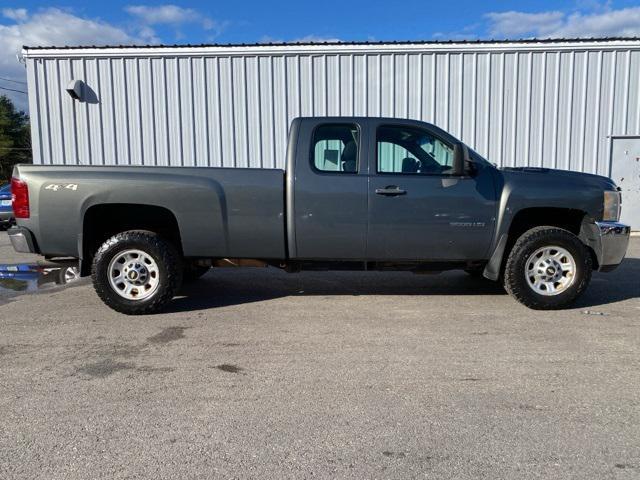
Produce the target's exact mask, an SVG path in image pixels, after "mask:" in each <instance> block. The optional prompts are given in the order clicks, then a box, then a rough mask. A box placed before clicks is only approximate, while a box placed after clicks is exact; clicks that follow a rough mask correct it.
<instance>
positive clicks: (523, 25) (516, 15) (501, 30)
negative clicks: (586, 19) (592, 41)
mask: <svg viewBox="0 0 640 480" xmlns="http://www.w3.org/2000/svg"><path fill="white" fill-rule="evenodd" d="M564 17H565V14H564V13H562V12H542V13H524V12H515V11H510V12H492V13H488V14H487V15H486V18H487V19H488V20H489V22H490V26H489V35H491V36H492V37H519V36H521V35H525V34H529V33H531V32H538V33H540V32H542V33H543V35H544V33H546V32H548V31H553V30H555V29H558V28H560V27H561V26H562V24H563V21H564Z"/></svg>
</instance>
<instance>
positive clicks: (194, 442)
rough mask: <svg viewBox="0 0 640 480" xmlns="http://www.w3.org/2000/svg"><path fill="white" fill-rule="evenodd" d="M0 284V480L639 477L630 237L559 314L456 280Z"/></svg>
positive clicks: (254, 274) (259, 272) (350, 277)
mask: <svg viewBox="0 0 640 480" xmlns="http://www.w3.org/2000/svg"><path fill="white" fill-rule="evenodd" d="M33 258H34V257H31V256H20V257H18V256H16V255H15V254H14V253H13V252H12V250H11V249H10V247H8V244H7V239H6V235H5V234H4V233H1V234H0V263H6V262H12V261H31V260H32V259H33ZM0 295H4V296H0V367H1V368H0V408H1V409H2V413H1V416H0V419H1V420H0V478H1V479H13V478H25V479H48V480H49V479H89V478H105V479H118V478H154V479H158V478H167V479H189V478H258V479H270V478H273V479H285V478H401V479H407V478H436V479H442V478H456V479H461V478H490V479H497V478H518V479H521V478H559V479H560V478H561V479H568V478H580V479H586V478H589V479H595V478H620V479H626V478H640V239H634V240H633V244H632V247H631V251H630V258H628V259H627V260H626V261H625V263H624V264H623V266H622V267H620V268H619V269H618V270H617V271H615V272H613V273H610V274H596V275H595V278H594V280H593V282H592V284H591V287H590V288H589V290H588V292H587V294H586V295H585V296H584V297H583V299H582V300H581V302H580V303H579V304H578V305H576V307H575V308H574V309H572V310H567V311H561V312H534V311H531V310H527V309H526V308H524V307H522V306H520V305H519V304H517V303H516V302H515V301H513V300H512V299H511V298H509V297H508V296H507V295H506V294H504V293H503V291H502V290H501V289H500V288H499V287H498V286H497V285H496V284H494V283H492V282H489V281H485V280H476V279H472V278H470V277H467V276H466V275H465V274H464V273H458V272H451V273H446V274H442V275H412V274H406V273H303V274H296V275H287V274H285V273H282V272H279V271H275V270H271V269H243V270H216V271H212V272H211V273H209V274H208V275H207V276H206V277H204V279H203V280H202V281H200V282H199V283H197V284H196V285H194V286H192V287H189V288H187V289H185V291H184V295H183V296H182V297H181V298H178V299H176V300H175V301H174V303H173V304H172V306H171V311H170V312H168V313H165V314H161V315H154V316H148V317H126V316H123V315H120V314H117V313H115V312H113V311H111V310H109V309H107V307H105V306H103V305H102V303H101V302H100V301H99V300H98V298H97V297H96V295H95V294H94V293H93V290H92V288H91V285H90V284H89V283H88V282H87V281H86V280H82V281H80V282H79V283H76V284H74V285H70V286H65V287H52V288H48V289H45V290H43V291H41V292H38V293H34V294H27V295H17V296H16V295H13V296H7V295H6V294H0Z"/></svg>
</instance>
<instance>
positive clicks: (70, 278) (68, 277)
mask: <svg viewBox="0 0 640 480" xmlns="http://www.w3.org/2000/svg"><path fill="white" fill-rule="evenodd" d="M79 278H80V271H79V270H78V267H68V268H67V269H66V270H65V271H64V281H65V283H69V282H75V281H76V280H78V279H79Z"/></svg>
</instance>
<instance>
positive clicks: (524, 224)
mask: <svg viewBox="0 0 640 480" xmlns="http://www.w3.org/2000/svg"><path fill="white" fill-rule="evenodd" d="M585 215H586V213H585V212H584V211H582V210H576V209H571V208H555V207H532V208H525V209H523V210H520V211H519V212H518V213H516V215H515V217H514V218H513V221H512V222H511V225H510V226H509V235H508V240H507V245H506V247H505V250H504V254H503V256H502V267H503V268H504V265H505V262H506V259H507V258H508V257H509V253H510V252H511V249H512V248H513V245H514V244H515V243H516V241H517V240H518V238H520V236H521V235H522V234H523V233H524V232H526V231H527V230H530V229H531V228H534V227H540V226H544V225H548V226H550V227H558V228H563V229H565V230H568V231H570V232H571V233H573V234H574V235H576V236H578V235H580V227H581V225H582V220H583V219H584V216H585ZM589 251H590V253H591V257H592V259H593V261H594V265H597V258H596V255H595V252H594V251H593V250H592V249H591V248H589Z"/></svg>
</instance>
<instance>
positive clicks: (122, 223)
mask: <svg viewBox="0 0 640 480" xmlns="http://www.w3.org/2000/svg"><path fill="white" fill-rule="evenodd" d="M127 230H149V231H151V232H154V233H157V234H158V235H160V236H161V237H163V238H164V239H165V240H168V241H169V242H171V243H172V244H173V245H174V246H175V247H176V248H177V249H178V250H179V251H180V252H182V240H181V238H180V229H179V227H178V221H177V220H176V217H175V215H173V213H171V211H170V210H168V209H166V208H164V207H158V206H154V205H138V204H129V203H110V204H106V205H95V206H93V207H90V208H89V209H88V210H87V211H86V213H85V215H84V221H83V227H82V269H81V272H80V273H81V275H83V276H85V275H89V273H90V270H91V262H92V261H93V256H94V255H95V252H96V251H97V250H98V248H99V247H100V245H102V243H104V241H105V240H107V239H108V238H109V237H112V236H113V235H115V234H117V233H120V232H124V231H127Z"/></svg>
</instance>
